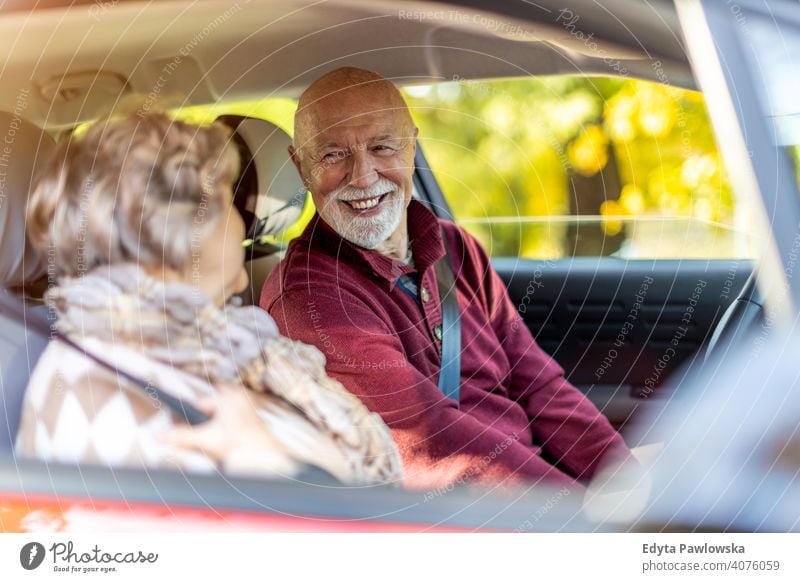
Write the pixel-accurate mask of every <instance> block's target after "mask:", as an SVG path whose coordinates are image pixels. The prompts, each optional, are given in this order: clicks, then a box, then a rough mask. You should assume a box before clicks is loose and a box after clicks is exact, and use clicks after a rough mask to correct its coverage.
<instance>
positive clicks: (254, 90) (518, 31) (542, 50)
mask: <svg viewBox="0 0 800 582" xmlns="http://www.w3.org/2000/svg"><path fill="white" fill-rule="evenodd" d="M30 4H31V3H30V2H27V3H25V2H7V3H6V4H4V5H3V7H2V12H3V14H2V18H0V51H2V54H4V55H5V61H4V64H3V66H2V70H0V78H2V83H3V88H4V90H3V91H2V92H1V93H0V109H3V110H7V111H14V110H17V111H19V110H20V109H24V112H22V116H23V117H26V118H28V119H30V120H32V121H34V122H36V123H38V124H39V125H42V126H44V127H47V128H50V129H58V128H64V127H70V126H73V125H75V124H76V123H78V122H82V121H87V120H91V119H95V118H97V117H99V116H101V115H104V114H107V113H108V112H109V109H110V107H111V105H112V104H114V103H117V102H119V101H120V100H126V101H128V102H130V101H131V100H136V101H138V102H140V103H141V102H142V101H144V102H145V103H148V102H149V104H150V105H153V104H155V102H157V101H169V102H170V104H202V103H211V102H220V101H230V102H233V101H241V100H245V99H253V98H263V97H270V96H283V97H296V96H297V95H298V94H299V93H300V92H301V91H302V89H303V88H304V87H306V86H307V85H308V84H309V83H310V82H311V81H312V80H313V79H314V78H316V77H318V76H319V75H321V74H322V73H324V72H326V71H328V70H330V69H333V68H336V67H339V66H343V65H351V66H359V67H364V68H368V69H372V70H376V71H378V72H380V73H381V74H383V75H384V76H386V77H388V78H391V79H393V80H395V81H396V82H397V83H399V84H403V85H404V84H413V83H429V82H433V81H446V80H454V79H459V78H460V79H478V78H493V77H519V76H527V75H552V74H582V75H611V74H621V72H622V71H623V70H624V74H625V75H629V76H632V77H639V78H646V79H654V80H661V81H662V82H665V81H666V82H668V83H671V84H674V85H678V86H684V87H693V86H694V81H693V78H692V75H691V70H690V68H689V64H688V62H687V59H686V57H685V53H684V50H683V48H682V44H683V43H682V39H681V37H680V32H679V26H678V24H677V17H676V15H675V10H674V7H673V6H672V3H671V2H658V1H651V2H642V1H639V0H614V1H611V0H606V1H604V2H602V3H599V2H591V1H575V2H572V3H570V5H571V6H573V8H571V9H569V10H570V13H567V12H565V9H563V8H561V7H560V6H559V5H561V6H563V4H564V3H563V2H555V1H550V0H540V1H538V2H536V3H534V2H529V1H527V0H525V1H523V0H518V1H517V0H509V1H507V2H490V1H488V0H461V1H452V2H446V1H441V2H420V1H417V2H404V1H398V0H393V1H389V0H370V1H363V0H327V1H316V2H312V1H310V0H269V1H266V0H264V1H258V0H250V1H249V2H248V1H245V0H240V1H239V2H219V1H216V0H195V1H191V2H186V1H175V2H173V1H165V0H158V1H149V2H142V1H133V0H128V1H126V0H118V1H113V0H111V1H107V2H99V1H93V2H70V3H65V2H60V1H53V0H50V1H49V2H46V3H42V2H38V3H37V4H36V6H37V9H36V10H30V9H26V5H27V6H30ZM42 6H45V7H44V8H42ZM576 16H577V18H576ZM590 34H591V35H592V36H591V37H589V35H590ZM23 106H24V107H23Z"/></svg>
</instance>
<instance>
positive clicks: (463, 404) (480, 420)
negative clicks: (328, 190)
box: [260, 201, 630, 487]
mask: <svg viewBox="0 0 800 582" xmlns="http://www.w3.org/2000/svg"><path fill="white" fill-rule="evenodd" d="M407 218H408V230H409V238H410V242H411V247H412V253H413V257H414V261H413V266H412V265H408V264H405V263H404V262H403V261H399V260H394V259H391V258H389V257H387V256H384V255H382V254H380V253H378V252H375V251H370V250H366V249H363V248H360V247H358V246H356V245H353V244H351V243H350V242H348V241H345V240H344V239H342V238H341V237H340V236H339V235H338V234H337V233H336V232H335V231H334V230H333V229H332V228H330V227H329V226H328V225H327V224H326V223H325V222H324V221H323V220H321V219H320V218H319V216H315V217H314V218H313V219H312V221H311V223H310V224H309V225H308V227H307V228H306V229H305V231H304V232H303V234H302V235H301V236H300V237H298V238H297V239H295V240H294V241H292V243H291V244H290V245H289V248H288V249H287V252H286V256H285V257H284V259H283V261H282V262H281V263H280V264H279V265H278V266H277V267H276V268H275V269H274V270H273V272H272V273H271V274H270V276H269V278H268V279H267V281H266V283H265V285H264V289H263V290H262V293H261V300H260V305H261V307H262V308H263V309H266V310H267V311H268V312H269V313H270V314H271V315H272V317H273V318H274V319H275V322H276V323H277V324H278V327H279V328H280V331H281V332H282V333H283V334H285V335H287V336H289V337H291V338H293V339H297V340H300V341H303V342H305V343H309V344H312V345H315V346H316V347H317V348H319V349H320V350H321V351H322V352H323V354H325V357H326V358H327V366H326V369H327V371H328V373H329V374H330V375H331V376H332V377H334V378H336V379H337V380H339V381H340V382H342V384H344V386H345V387H347V388H348V389H349V390H350V391H351V392H353V393H354V394H356V395H357V396H359V397H360V398H361V399H362V400H363V401H364V403H365V404H366V405H367V407H368V408H370V409H371V410H373V411H375V412H378V413H379V414H380V415H381V417H382V418H383V419H384V421H385V422H386V423H387V424H388V425H389V427H390V428H391V429H392V434H393V436H394V438H395V441H396V442H397V444H398V447H399V449H400V453H401V455H402V458H403V464H404V469H405V475H406V484H407V485H408V486H412V487H430V486H441V485H445V484H449V483H455V482H465V481H478V482H483V483H497V482H503V483H505V484H512V483H518V482H522V481H524V482H529V481H531V480H533V481H537V480H540V479H544V480H547V481H549V482H551V483H553V484H556V485H569V486H572V485H575V483H576V480H584V479H587V478H589V477H591V476H592V475H593V474H594V473H595V471H596V470H597V468H598V466H599V464H600V462H601V459H604V457H605V460H609V459H613V460H614V461H622V460H627V459H628V458H629V455H630V452H629V451H628V448H627V447H626V445H625V443H624V442H623V440H622V438H621V437H620V436H619V434H618V433H617V432H616V431H615V430H614V429H613V427H611V425H610V424H609V422H608V421H607V419H606V418H605V417H604V416H603V415H602V414H600V412H599V411H598V410H597V409H596V408H595V407H594V405H593V404H592V403H591V402H589V401H588V399H586V398H585V397H584V396H583V394H582V393H581V392H580V391H578V390H577V389H576V388H574V387H573V386H571V385H570V384H569V383H568V382H567V381H566V380H565V378H564V372H563V370H562V369H561V367H559V366H558V364H556V362H555V361H554V360H553V359H552V358H551V357H550V356H549V355H547V354H546V353H545V352H544V351H543V350H542V349H541V348H540V347H539V346H538V345H537V344H536V342H535V340H534V339H533V337H532V335H531V333H530V331H529V330H528V328H527V327H526V326H525V324H524V323H523V321H522V319H521V318H520V317H519V314H518V312H517V310H516V309H515V308H514V306H513V304H512V303H511V300H510V299H509V296H508V293H507V291H506V288H505V285H504V284H503V282H502V280H501V279H500V277H499V276H498V275H497V273H496V272H495V271H494V269H493V268H492V266H491V262H490V261H489V257H488V256H487V255H486V253H485V251H484V250H483V248H482V247H481V246H480V244H479V243H478V242H477V241H476V240H475V239H474V238H473V237H472V236H471V235H469V234H468V233H467V232H466V231H464V230H463V229H461V228H460V227H459V226H457V225H455V224H453V223H450V222H446V221H440V220H438V219H437V218H436V216H435V215H434V214H433V213H432V212H431V211H430V210H428V209H427V208H426V207H425V206H424V205H423V204H422V203H420V202H417V201H412V202H411V204H410V205H409V207H408V217H407ZM440 228H443V230H444V233H445V237H446V240H447V244H448V248H449V249H450V252H451V257H452V260H453V270H454V273H455V276H456V287H457V295H458V302H459V307H460V310H461V325H462V331H461V341H462V356H461V401H460V402H456V401H454V400H452V399H449V398H446V397H445V396H444V395H443V394H442V393H441V392H440V391H439V388H438V385H437V382H438V375H439V366H440V363H441V338H442V333H441V330H442V328H441V325H442V314H441V306H440V302H439V294H438V290H437V286H436V276H435V272H434V265H435V263H436V261H437V260H439V258H440V257H442V256H443V255H444V253H445V251H444V246H443V244H444V242H443V240H442V234H441V232H442V231H441V229H440ZM412 273H413V274H415V275H416V279H417V281H418V285H419V300H415V299H414V298H413V297H412V296H411V294H409V293H408V292H407V291H405V290H404V289H403V288H402V287H401V286H400V285H398V279H399V278H400V277H402V276H404V275H409V274H412Z"/></svg>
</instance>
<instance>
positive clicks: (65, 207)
mask: <svg viewBox="0 0 800 582" xmlns="http://www.w3.org/2000/svg"><path fill="white" fill-rule="evenodd" d="M238 166H239V159H238V155H237V153H236V150H235V148H234V147H233V146H232V145H231V143H230V130H228V129H226V128H224V127H223V126H221V125H212V126H211V127H200V126H196V125H190V124H188V123H183V122H180V121H173V120H171V119H169V118H168V117H167V116H165V115H162V114H145V115H141V116H131V117H129V118H126V119H123V120H117V121H105V122H102V123H97V124H95V125H93V126H92V127H91V128H90V129H89V130H88V132H87V133H86V135H85V136H83V137H82V138H76V137H71V138H70V139H69V140H67V141H65V142H64V143H62V144H60V145H59V146H58V147H57V149H56V151H55V153H54V154H53V156H52V158H51V159H50V161H49V163H48V165H47V167H46V168H45V171H44V172H43V173H42V175H41V178H40V180H39V182H38V183H37V185H36V187H35V189H34V191H33V193H32V195H31V199H30V203H29V206H28V216H27V227H28V236H29V237H30V240H31V241H32V242H33V244H34V245H35V246H36V247H37V248H38V249H39V250H40V252H42V253H43V256H45V257H47V262H48V274H49V275H54V274H56V275H66V276H72V277H76V276H80V275H82V274H84V273H85V272H87V271H90V270H92V269H93V268H95V267H97V266H100V265H105V264H114V263H122V262H135V263H138V264H141V265H143V266H151V267H155V268H159V267H161V266H166V267H169V268H171V269H173V270H176V271H179V272H185V271H186V270H187V269H189V268H190V267H191V261H192V253H193V252H195V253H197V252H199V247H200V244H201V242H202V240H203V238H204V236H205V234H206V233H207V232H209V231H210V230H212V229H213V228H214V226H215V225H216V223H217V221H218V220H219V219H220V218H222V217H223V215H224V212H225V211H226V210H227V211H231V209H232V208H233V207H232V206H231V205H230V199H229V196H230V188H231V185H232V183H233V181H234V179H235V178H236V174H237V171H238ZM226 193H228V196H226V195H225V194H226ZM234 212H235V210H234ZM53 271H55V273H54V272H53Z"/></svg>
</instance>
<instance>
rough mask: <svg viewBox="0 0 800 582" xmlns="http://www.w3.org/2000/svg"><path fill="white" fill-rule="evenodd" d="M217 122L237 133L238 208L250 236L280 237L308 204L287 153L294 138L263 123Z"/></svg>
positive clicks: (231, 118)
mask: <svg viewBox="0 0 800 582" xmlns="http://www.w3.org/2000/svg"><path fill="white" fill-rule="evenodd" d="M217 121H219V122H221V123H224V124H225V125H227V126H228V127H230V128H232V129H233V131H234V136H233V137H234V141H235V142H236V144H237V147H238V148H239V154H240V156H241V158H242V171H241V174H240V177H239V180H238V181H237V183H236V185H235V191H234V204H235V205H236V207H237V208H238V209H239V211H240V212H241V213H242V216H243V217H244V219H245V223H246V224H247V225H248V233H249V236H250V237H252V238H254V239H257V238H259V237H261V236H267V235H269V236H277V235H280V234H281V233H283V231H285V230H286V229H287V228H289V227H290V226H291V225H292V224H294V223H295V222H296V221H297V219H298V218H300V214H301V213H302V212H303V206H304V205H305V201H306V187H305V186H304V185H303V181H302V180H301V179H300V176H299V175H298V174H297V170H296V169H295V167H294V165H293V164H292V161H291V159H290V158H289V153H288V151H287V150H288V147H289V146H290V145H291V143H292V138H290V137H289V135H288V134H287V133H286V132H285V131H283V130H282V129H281V128H280V127H278V126H277V125H275V124H273V123H270V122H269V121H264V120H263V119H255V118H253V117H243V116H240V115H222V116H220V117H219V118H218V119H217Z"/></svg>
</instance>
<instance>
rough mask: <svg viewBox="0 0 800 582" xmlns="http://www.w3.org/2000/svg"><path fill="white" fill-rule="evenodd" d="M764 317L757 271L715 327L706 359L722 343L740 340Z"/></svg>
mask: <svg viewBox="0 0 800 582" xmlns="http://www.w3.org/2000/svg"><path fill="white" fill-rule="evenodd" d="M763 318H764V301H763V299H762V297H761V293H760V292H759V290H758V285H756V273H755V272H754V273H753V274H752V275H750V278H749V279H748V280H747V283H745V284H744V287H742V290H741V292H740V293H739V295H738V296H737V297H736V299H735V300H734V302H733V303H731V305H730V306H728V309H726V310H725V313H724V314H723V315H722V318H721V319H720V320H719V323H717V327H715V328H714V333H712V334H711V339H710V340H709V342H708V348H706V355H705V360H708V358H709V357H710V356H711V354H712V353H714V352H715V351H716V350H718V349H719V346H720V345H721V344H728V343H731V342H735V341H738V340H739V339H741V337H742V336H744V335H746V334H747V332H748V331H750V330H751V329H752V328H753V327H755V325H756V324H758V323H761V322H762V321H763Z"/></svg>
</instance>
